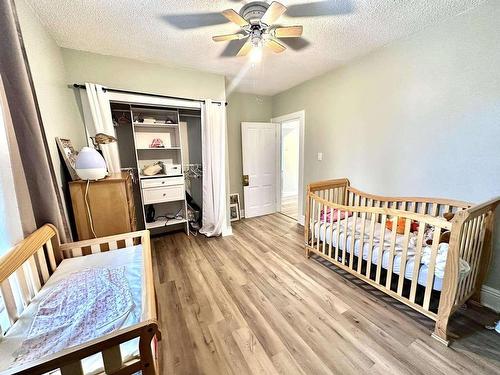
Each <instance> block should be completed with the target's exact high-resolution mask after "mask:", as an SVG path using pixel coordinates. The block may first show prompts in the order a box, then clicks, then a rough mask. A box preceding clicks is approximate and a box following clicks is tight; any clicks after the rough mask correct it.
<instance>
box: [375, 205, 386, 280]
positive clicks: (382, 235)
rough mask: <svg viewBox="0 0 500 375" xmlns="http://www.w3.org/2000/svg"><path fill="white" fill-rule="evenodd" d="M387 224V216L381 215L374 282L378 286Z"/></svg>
mask: <svg viewBox="0 0 500 375" xmlns="http://www.w3.org/2000/svg"><path fill="white" fill-rule="evenodd" d="M386 222H387V215H386V214H382V222H381V223H380V239H379V246H378V259H377V273H376V276H375V281H376V283H377V284H380V274H381V272H382V261H383V258H384V244H385V223H386Z"/></svg>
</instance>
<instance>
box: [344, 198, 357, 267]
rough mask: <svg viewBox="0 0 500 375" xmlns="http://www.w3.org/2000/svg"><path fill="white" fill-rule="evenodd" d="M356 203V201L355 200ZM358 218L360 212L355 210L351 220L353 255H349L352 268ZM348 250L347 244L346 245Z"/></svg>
mask: <svg viewBox="0 0 500 375" xmlns="http://www.w3.org/2000/svg"><path fill="white" fill-rule="evenodd" d="M353 203H354V202H353ZM357 220H358V213H357V212H356V211H354V212H353V213H352V220H351V256H350V257H349V268H350V269H351V270H352V266H353V262H354V246H355V244H356V242H355V241H356V221H357ZM345 248H346V251H347V244H346V246H345Z"/></svg>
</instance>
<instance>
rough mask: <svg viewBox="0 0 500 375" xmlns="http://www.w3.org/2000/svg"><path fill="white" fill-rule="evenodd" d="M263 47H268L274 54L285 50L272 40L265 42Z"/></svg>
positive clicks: (281, 45)
mask: <svg viewBox="0 0 500 375" xmlns="http://www.w3.org/2000/svg"><path fill="white" fill-rule="evenodd" d="M264 45H265V46H266V47H269V48H270V49H271V50H272V51H273V52H276V53H281V52H283V51H284V50H286V47H285V46H284V45H283V44H281V43H280V42H278V41H276V40H274V39H268V40H266V41H265V43H264Z"/></svg>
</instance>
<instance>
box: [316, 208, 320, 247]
mask: <svg viewBox="0 0 500 375" xmlns="http://www.w3.org/2000/svg"><path fill="white" fill-rule="evenodd" d="M320 242H321V202H319V201H318V238H317V242H316V250H317V251H318V252H319V243H320Z"/></svg>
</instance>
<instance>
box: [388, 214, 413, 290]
mask: <svg viewBox="0 0 500 375" xmlns="http://www.w3.org/2000/svg"><path fill="white" fill-rule="evenodd" d="M398 220H399V217H398V216H395V217H394V218H393V222H392V231H391V243H390V245H389V264H388V267H387V277H386V280H385V287H386V288H387V289H391V281H392V269H393V268H394V251H395V248H396V238H397V234H398ZM406 221H408V220H406ZM400 259H401V258H400Z"/></svg>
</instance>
